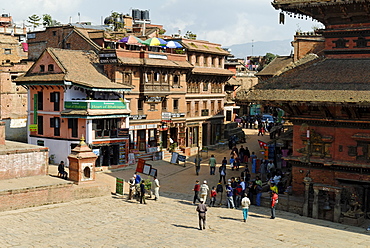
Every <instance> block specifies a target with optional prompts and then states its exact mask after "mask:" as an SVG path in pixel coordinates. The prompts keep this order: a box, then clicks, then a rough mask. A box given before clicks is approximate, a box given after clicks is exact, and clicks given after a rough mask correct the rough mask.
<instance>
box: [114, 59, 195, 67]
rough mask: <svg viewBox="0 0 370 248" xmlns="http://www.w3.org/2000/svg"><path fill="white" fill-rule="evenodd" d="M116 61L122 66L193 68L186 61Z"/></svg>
mask: <svg viewBox="0 0 370 248" xmlns="http://www.w3.org/2000/svg"><path fill="white" fill-rule="evenodd" d="M118 59H119V61H120V63H121V64H123V65H132V66H153V67H168V68H185V69H191V68H193V66H192V65H191V64H190V63H189V62H188V61H174V60H166V59H149V58H129V57H118Z"/></svg>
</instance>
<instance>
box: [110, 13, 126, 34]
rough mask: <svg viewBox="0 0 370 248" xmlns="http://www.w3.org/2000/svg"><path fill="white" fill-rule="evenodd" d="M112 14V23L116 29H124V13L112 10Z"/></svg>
mask: <svg viewBox="0 0 370 248" xmlns="http://www.w3.org/2000/svg"><path fill="white" fill-rule="evenodd" d="M110 16H111V17H112V22H113V23H112V24H113V26H114V31H118V30H121V29H123V27H124V23H123V19H122V14H120V13H118V12H112V14H111V15H110Z"/></svg>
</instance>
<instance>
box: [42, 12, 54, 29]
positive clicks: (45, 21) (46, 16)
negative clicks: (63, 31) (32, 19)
mask: <svg viewBox="0 0 370 248" xmlns="http://www.w3.org/2000/svg"><path fill="white" fill-rule="evenodd" d="M42 25H44V27H50V26H52V25H53V19H52V18H51V15H49V14H43V15H42Z"/></svg>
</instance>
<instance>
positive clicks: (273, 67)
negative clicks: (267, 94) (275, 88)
mask: <svg viewBox="0 0 370 248" xmlns="http://www.w3.org/2000/svg"><path fill="white" fill-rule="evenodd" d="M291 63H293V57H291V56H277V57H275V58H274V59H273V60H272V61H271V62H270V64H268V65H267V66H266V67H265V68H263V70H261V71H260V72H258V73H256V76H275V75H276V74H279V71H281V70H283V69H284V68H285V67H287V66H288V65H289V64H291Z"/></svg>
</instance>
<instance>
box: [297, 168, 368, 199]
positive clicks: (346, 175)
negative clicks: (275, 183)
mask: <svg viewBox="0 0 370 248" xmlns="http://www.w3.org/2000/svg"><path fill="white" fill-rule="evenodd" d="M308 169H309V170H310V175H309V176H310V178H311V179H312V183H322V184H327V185H332V186H340V184H339V183H338V180H337V179H348V180H353V181H370V175H365V174H360V173H355V172H349V171H334V170H331V169H330V167H327V168H324V169H321V168H320V169H319V168H317V169H316V168H308V167H303V166H302V167H299V166H294V167H293V168H292V174H293V181H292V185H293V193H294V195H303V194H304V187H305V185H304V183H303V178H304V177H305V176H306V174H307V171H308Z"/></svg>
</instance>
